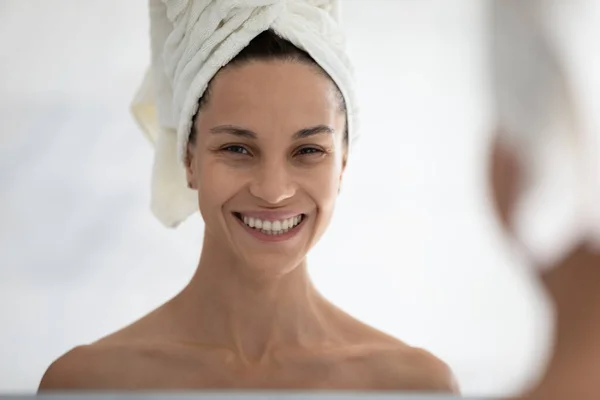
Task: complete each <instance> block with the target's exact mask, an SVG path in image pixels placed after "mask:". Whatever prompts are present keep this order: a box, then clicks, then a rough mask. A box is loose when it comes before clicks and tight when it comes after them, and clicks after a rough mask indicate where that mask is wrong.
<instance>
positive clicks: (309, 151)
mask: <svg viewBox="0 0 600 400" xmlns="http://www.w3.org/2000/svg"><path fill="white" fill-rule="evenodd" d="M323 153H324V151H323V150H321V149H319V148H317V147H303V148H301V149H299V150H298V151H297V152H296V154H297V155H300V156H304V155H315V154H323Z"/></svg>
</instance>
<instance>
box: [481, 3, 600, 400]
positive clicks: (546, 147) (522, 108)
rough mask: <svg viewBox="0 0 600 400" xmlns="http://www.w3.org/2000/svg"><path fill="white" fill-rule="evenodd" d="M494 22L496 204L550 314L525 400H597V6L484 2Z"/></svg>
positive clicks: (599, 327)
mask: <svg viewBox="0 0 600 400" xmlns="http://www.w3.org/2000/svg"><path fill="white" fill-rule="evenodd" d="M492 15H493V21H492V22H493V34H492V41H493V42H492V49H493V51H492V54H493V66H494V80H495V93H496V110H497V127H496V128H497V130H496V132H495V135H494V138H493V141H492V149H491V154H490V174H491V176H490V180H491V186H492V192H493V198H494V205H495V207H496V211H497V212H498V215H499V217H500V220H501V222H502V225H503V228H504V229H505V231H506V232H507V234H508V235H509V236H510V238H511V240H513V241H514V243H515V245H516V246H517V247H518V251H520V252H522V253H524V254H526V256H527V257H528V260H529V262H530V263H531V265H532V267H533V268H535V270H536V272H538V273H539V277H540V282H541V283H542V285H543V286H544V287H545V289H546V290H547V292H548V294H549V296H550V298H551V300H552V301H553V305H554V307H555V310H556V321H555V323H556V336H555V344H554V348H553V355H552V357H551V359H550V362H549V364H548V367H547V370H546V371H545V373H544V375H543V377H542V379H541V380H540V382H539V383H538V384H537V385H536V386H535V387H534V388H532V389H531V391H530V392H529V393H528V394H527V395H526V398H527V399H532V400H533V399H545V400H551V399H578V400H584V399H590V400H591V399H599V398H600V118H599V117H598V111H599V110H600V108H599V107H598V106H599V105H600V102H599V100H600V99H599V98H598V97H597V96H598V93H600V81H598V78H597V76H598V75H599V74H600V56H599V52H598V51H595V50H594V49H593V46H595V39H594V38H598V37H600V2H597V1H593V0H576V1H562V0H552V1H548V0H543V1H542V0H531V1H521V0H494V1H493V5H492ZM594 96H596V97H595V98H594Z"/></svg>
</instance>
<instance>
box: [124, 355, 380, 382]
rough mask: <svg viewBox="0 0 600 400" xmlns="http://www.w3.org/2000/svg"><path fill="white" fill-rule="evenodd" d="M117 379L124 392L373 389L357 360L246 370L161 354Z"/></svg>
mask: <svg viewBox="0 0 600 400" xmlns="http://www.w3.org/2000/svg"><path fill="white" fill-rule="evenodd" d="M127 364H128V365H127V368H124V369H123V371H122V373H120V374H119V379H120V380H121V382H120V384H119V385H118V386H120V387H122V388H123V389H154V390H168V389H189V390H202V389H250V390H252V389H277V390H286V389H291V390H302V389H337V390H368V389H372V388H373V387H372V383H373V380H372V379H370V378H369V373H368V368H366V366H365V365H364V364H363V363H361V362H356V361H331V360H318V359H313V360H302V361H289V362H285V363H278V364H275V365H248V364H243V363H240V362H239V361H237V360H233V359H231V358H228V357H218V356H214V355H212V356H203V355H181V354H170V355H166V354H163V355H161V356H160V357H137V358H136V359H135V360H129V361H128V362H127Z"/></svg>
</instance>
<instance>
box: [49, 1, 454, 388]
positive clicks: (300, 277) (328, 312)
mask: <svg viewBox="0 0 600 400" xmlns="http://www.w3.org/2000/svg"><path fill="white" fill-rule="evenodd" d="M169 3H170V2H168V1H166V2H165V4H167V6H168V5H169ZM175 3H176V4H175V5H174V6H173V8H169V7H167V9H166V10H164V11H165V12H166V15H171V16H173V15H174V14H176V15H177V16H176V17H175V18H174V21H175V22H177V21H179V20H181V19H182V20H186V18H188V17H189V18H191V17H190V15H196V14H197V12H198V10H201V9H202V7H206V8H207V9H210V10H212V14H211V16H213V17H214V16H215V15H221V17H222V18H223V21H222V22H220V24H221V25H220V26H226V25H227V24H228V23H230V22H231V21H235V20H236V19H237V18H238V17H240V18H241V16H242V14H243V12H244V11H240V9H239V7H233V6H232V7H231V8H230V9H228V8H227V7H226V6H225V5H224V4H226V3H228V2H227V1H219V2H218V3H219V5H217V1H192V2H188V8H185V9H184V10H183V11H182V10H180V8H181V4H183V3H184V2H175ZM233 3H236V2H232V4H233ZM264 3H265V4H266V3H268V2H264ZM273 3H274V4H275V5H277V7H276V8H269V7H271V6H269V5H262V6H257V7H249V8H251V10H250V11H249V14H248V15H250V16H254V17H253V18H256V19H255V20H254V21H253V22H254V23H252V17H251V18H250V19H249V20H248V19H247V18H246V17H248V15H246V17H244V18H241V19H243V21H244V22H243V23H242V24H241V27H237V28H235V29H234V28H231V29H232V32H233V31H235V32H238V31H239V29H241V30H242V31H244V30H246V31H247V33H248V35H249V36H251V37H250V38H249V40H248V43H247V44H246V45H245V46H244V47H243V48H242V49H240V51H239V52H237V54H234V55H233V57H231V59H230V60H229V61H227V62H224V63H223V62H222V61H223V60H221V63H223V64H224V65H225V66H224V67H223V68H219V69H217V71H215V73H214V74H212V75H210V74H204V73H203V72H202V69H201V71H200V72H197V76H200V77H202V76H204V77H205V78H206V77H208V76H209V79H207V82H206V85H202V84H199V83H198V82H199V81H198V80H196V79H195V78H194V79H193V80H192V84H190V85H179V84H178V83H175V84H174V87H175V88H176V89H175V92H177V90H178V89H177V87H178V86H181V87H185V88H186V90H192V89H193V88H194V87H198V88H202V89H200V90H199V91H197V92H194V93H193V95H185V96H181V98H183V99H185V100H184V103H185V102H186V101H187V100H188V99H193V100H194V104H195V106H194V107H192V106H186V105H185V104H184V105H183V106H182V107H180V110H181V112H179V113H177V115H178V118H182V120H181V121H179V120H178V125H177V126H178V135H179V137H178V139H179V143H180V144H181V145H183V147H182V149H183V153H182V154H181V160H180V161H181V166H182V169H183V171H184V176H185V179H186V183H187V186H188V189H187V190H190V192H191V193H193V195H194V198H195V204H196V207H197V208H198V209H199V211H200V213H201V215H202V218H203V220H204V222H205V233H204V243H203V246H202V251H201V255H200V261H199V264H198V268H197V270H196V273H195V274H194V276H193V278H192V279H191V281H190V283H189V284H188V285H187V286H186V287H185V288H184V289H183V290H182V291H181V292H180V293H179V294H178V295H176V296H175V297H174V298H173V299H171V300H170V301H168V302H167V303H165V304H164V305H162V306H161V307H159V308H158V309H156V310H155V311H153V312H152V313H150V314H149V315H147V316H145V317H144V318H142V319H140V320H138V321H137V322H135V323H133V324H131V325H130V326H128V327H126V328H124V329H122V330H120V331H118V332H116V333H114V334H112V335H110V336H107V337H105V338H103V339H101V340H99V341H97V342H95V343H93V344H90V345H86V346H80V347H77V348H75V349H74V350H72V351H70V352H68V353H67V354H65V355H64V356H63V357H61V358H60V359H59V360H57V361H56V362H54V363H53V364H52V365H51V366H50V368H49V369H48V371H47V372H46V374H45V375H44V378H43V379H42V382H41V384H40V390H51V389H107V390H108V389H110V390H113V389H117V390H118V389H215V388H221V389H223V388H226V389H227V388H228V389H231V388H259V389H362V390H423V391H430V392H435V391H446V392H450V391H456V386H455V384H454V380H453V377H452V374H451V372H450V371H449V369H448V367H447V366H446V365H445V364H444V363H443V362H442V361H440V360H439V359H437V358H436V357H434V356H433V355H431V354H430V353H428V352H426V351H424V350H421V349H416V348H412V347H410V346H408V345H406V344H404V343H402V342H400V341H399V340H397V339H395V338H393V337H390V336H388V335H386V334H384V333H382V332H380V331H377V330H375V329H374V328H371V327H369V326H367V325H365V324H363V323H362V322H360V321H358V320H356V319H354V318H353V317H351V316H350V315H348V314H346V313H345V312H343V311H342V310H340V309H339V308H337V307H336V306H334V305H333V304H332V303H330V302H329V301H327V300H326V299H325V298H324V297H323V296H322V295H321V294H320V293H319V292H318V291H317V290H316V288H315V287H314V286H313V284H312V282H311V280H310V278H309V276H308V273H307V265H306V255H307V253H308V252H309V250H310V249H311V248H312V247H313V246H314V245H315V243H316V242H317V241H318V240H319V238H320V237H321V236H322V234H323V233H324V231H325V230H326V228H327V226H328V225H329V222H330V220H331V217H332V214H333V211H334V205H335V202H336V198H337V194H338V192H339V188H340V183H341V181H342V178H343V175H344V171H345V166H346V162H347V159H348V152H349V147H350V146H349V144H350V143H351V138H352V137H353V135H354V132H353V131H352V129H353V128H354V124H352V123H351V117H352V115H351V113H350V111H349V110H351V109H352V108H351V107H349V104H350V105H351V104H352V102H353V100H352V97H351V96H350V95H349V93H351V90H350V89H351V88H350V87H349V85H350V84H351V82H350V81H348V80H345V79H342V78H339V77H340V76H343V73H345V72H344V71H337V72H335V69H332V70H331V72H326V70H327V68H326V67H325V66H326V65H329V67H331V66H332V65H333V66H335V65H338V68H342V67H343V68H346V66H344V65H343V64H335V63H330V64H327V62H325V61H323V62H322V63H320V62H317V61H316V58H317V57H316V56H315V57H313V56H312V55H311V53H310V52H309V51H308V50H303V49H301V48H300V44H298V45H296V44H292V42H291V41H288V40H285V39H283V38H282V36H283V34H282V33H280V32H279V30H278V29H275V28H276V27H277V26H279V25H278V24H277V21H279V18H283V21H284V22H286V24H285V26H286V27H290V26H291V27H293V29H297V31H295V30H293V29H292V30H291V31H285V29H282V32H284V33H287V36H288V37H296V38H298V37H300V36H301V33H302V32H303V31H302V28H303V27H304V26H305V25H306V23H312V22H314V21H315V20H318V19H320V18H321V19H323V20H324V21H326V23H328V24H333V22H332V21H333V19H332V18H331V17H330V16H329V14H328V13H329V12H331V10H329V8H332V6H333V5H336V4H335V3H330V2H326V1H323V2H318V1H309V0H306V1H295V2H290V4H287V5H286V7H279V4H282V2H273ZM157 4H158V5H160V3H157ZM236 4H237V3H236ZM151 5H152V4H151ZM155 6H157V5H156V4H155ZM273 7H275V6H273ZM294 7H298V9H297V10H295V9H294ZM328 7H329V8H328ZM333 8H335V7H333ZM294 10H295V11H294ZM177 11H180V12H181V13H180V14H177ZM205 11H206V10H205ZM246 11H247V10H246ZM206 12H209V11H206ZM293 12H297V15H296V14H294V15H296V16H295V17H292V16H290V15H286V13H293ZM186 13H187V14H186ZM228 13H229V14H228ZM261 13H262V14H261ZM279 13H281V14H279ZM271 14H273V15H274V16H275V17H274V18H275V19H274V21H271V22H269V24H266V26H265V27H266V28H267V29H261V30H259V31H256V30H255V28H256V26H257V25H260V24H259V22H260V21H262V20H261V19H259V16H260V15H263V16H264V15H271ZM273 15H271V16H273ZM196 16H197V15H196ZM284 17H285V18H284ZM300 17H302V18H306V20H302V19H300ZM294 18H299V19H300V20H294ZM206 20H207V21H209V20H211V19H210V18H208V17H206ZM198 21H199V22H198V24H200V23H201V22H202V21H204V19H203V17H202V15H201V17H200V19H198ZM248 21H250V22H248ZM294 21H295V23H293V22H294ZM204 22H206V21H204ZM324 23H325V22H324ZM175 25H177V24H176V23H175ZM267 25H268V26H267ZM186 26H188V25H186ZM282 26H283V25H282ZM154 27H156V24H155V25H154ZM273 27H275V28H273ZM327 27H328V29H320V30H316V31H311V32H312V34H314V32H321V33H322V34H323V36H322V37H320V38H312V39H311V40H320V41H321V44H320V46H321V47H325V48H327V46H330V47H331V51H333V50H336V49H337V47H336V43H337V39H336V35H335V34H334V32H335V31H334V29H333V28H335V25H333V26H327ZM253 29H254V30H253ZM290 29H291V28H290ZM175 31H176V28H175ZM194 32H195V30H194V29H192V30H191V31H190V32H186V33H185V34H190V35H192V34H193V33H194ZM181 33H182V32H178V34H181ZM305 33H306V34H307V35H308V34H309V33H307V32H305ZM185 34H184V36H185ZM232 34H233V33H232ZM217 37H218V35H216V34H215V36H213V37H211V36H210V35H207V37H205V39H206V41H207V42H208V43H211V42H214V41H217ZM179 39H181V37H179ZM173 40H174V39H173ZM183 42H185V43H188V44H189V43H197V42H196V41H195V40H192V39H191V38H189V37H188V38H184V40H183ZM298 42H299V43H300V42H302V41H301V40H298ZM166 43H167V45H168V44H169V43H171V44H172V41H171V42H170V41H169V40H167V42H166ZM199 46H200V48H199V49H202V51H206V50H207V49H206V48H205V47H206V46H208V45H203V44H202V43H200V44H199ZM158 47H159V48H160V47H161V46H158ZM305 47H306V48H307V49H308V48H310V45H308V44H307V45H306V46H305ZM165 48H168V46H166V47H165ZM222 48H223V47H221V49H222ZM187 50H189V49H187ZM198 51H200V50H198ZM190 53H191V52H190V51H183V52H179V53H177V52H175V53H172V54H171V53H169V54H170V57H175V55H174V54H180V55H181V54H190ZM217 53H218V50H217V51H216V53H215V54H217ZM313 53H314V54H316V55H318V54H319V48H318V47H313ZM323 54H329V50H328V51H325V52H322V53H321V55H323ZM168 61H169V59H167V63H168ZM207 63H208V64H211V65H215V64H217V63H216V62H215V61H214V60H213V61H212V62H207ZM192 64H194V62H193V60H192V62H190V63H186V64H185V65H182V66H181V67H177V68H180V71H179V72H178V74H183V73H184V72H185V70H186V68H188V69H189V68H191V66H190V65H192ZM199 64H202V63H199ZM177 68H176V69H177ZM188 72H189V71H188ZM346 72H347V71H346ZM175 75H177V73H176V74H175ZM178 76H180V75H178ZM335 76H337V77H338V79H336V78H334V77H335ZM175 80H177V78H175ZM188 94H189V93H188ZM174 97H175V98H177V95H175V96H174ZM175 102H176V101H175ZM190 104H191V103H190ZM190 113H191V116H190V117H189V121H188V116H189V115H188V114H190ZM188 127H189V129H187V128H188ZM173 150H174V149H173ZM157 165H159V164H157ZM161 215H162V216H165V215H166V214H161ZM171 215H173V214H171ZM164 221H165V219H164V218H163V222H164ZM171 222H172V221H171Z"/></svg>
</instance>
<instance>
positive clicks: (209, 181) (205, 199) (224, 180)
mask: <svg viewBox="0 0 600 400" xmlns="http://www.w3.org/2000/svg"><path fill="white" fill-rule="evenodd" d="M239 181H240V179H238V178H237V177H236V176H235V174H232V171H231V169H230V168H227V167H226V166H224V165H223V164H219V163H215V162H211V161H210V160H207V161H206V162H204V163H201V164H200V165H199V168H198V203H199V208H200V212H201V213H202V215H203V217H204V218H205V220H206V217H207V216H208V217H209V218H210V217H211V216H214V215H215V214H214V212H216V211H217V210H220V209H221V208H222V206H223V204H224V203H226V202H227V201H228V200H229V199H231V198H232V197H233V196H234V195H235V194H236V193H237V192H238V191H239V186H240V184H239ZM209 212H210V214H209Z"/></svg>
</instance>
